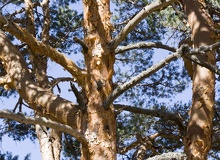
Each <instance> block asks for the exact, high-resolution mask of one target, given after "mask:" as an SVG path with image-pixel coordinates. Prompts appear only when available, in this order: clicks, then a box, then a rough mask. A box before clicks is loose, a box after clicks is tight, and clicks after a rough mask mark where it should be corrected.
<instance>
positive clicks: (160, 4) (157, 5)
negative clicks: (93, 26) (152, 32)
mask: <svg viewBox="0 0 220 160" xmlns="http://www.w3.org/2000/svg"><path fill="white" fill-rule="evenodd" d="M176 1H177V0H163V1H162V0H157V1H155V2H152V3H151V4H150V5H147V6H145V7H144V8H143V9H142V10H141V11H140V12H139V13H138V14H137V15H136V16H135V17H134V18H132V19H131V20H130V21H129V22H128V24H127V25H126V26H125V27H124V28H123V29H122V30H121V31H120V33H119V34H118V35H117V36H116V37H115V38H114V40H113V41H112V43H111V48H112V50H115V48H116V47H117V46H118V45H119V44H120V43H121V42H122V41H123V40H124V39H125V37H126V36H127V35H128V33H130V32H131V31H132V30H133V29H134V27H135V26H136V25H137V24H138V23H139V22H140V21H141V20H142V19H144V18H145V17H146V16H147V15H149V14H151V13H152V12H154V11H157V10H160V9H162V8H164V7H167V6H169V5H170V4H172V3H174V2H176Z"/></svg>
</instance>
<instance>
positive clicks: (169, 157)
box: [147, 152, 186, 160]
mask: <svg viewBox="0 0 220 160" xmlns="http://www.w3.org/2000/svg"><path fill="white" fill-rule="evenodd" d="M164 159H166V160H173V159H176V160H186V155H185V154H183V153H175V152H168V153H163V154H161V155H156V156H154V157H151V158H148V159H147V160H164Z"/></svg>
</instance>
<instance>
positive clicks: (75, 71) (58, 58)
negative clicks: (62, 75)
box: [0, 14, 86, 85]
mask: <svg viewBox="0 0 220 160" xmlns="http://www.w3.org/2000/svg"><path fill="white" fill-rule="evenodd" d="M0 28H2V29H4V30H5V31H7V32H9V33H11V34H12V35H14V36H15V37H16V38H17V39H19V40H21V41H22V42H25V43H26V44H27V45H28V46H29V47H30V49H31V50H32V51H35V52H36V53H39V54H42V55H45V56H47V57H49V58H50V59H51V60H52V61H55V62H56V63H58V64H60V65H61V66H62V67H64V68H65V69H66V70H67V71H68V72H69V73H70V74H72V76H73V77H75V78H76V79H77V82H78V83H79V84H81V85H82V84H83V83H84V79H85V76H86V72H85V71H84V70H82V69H80V68H79V67H78V66H77V65H76V64H75V63H74V62H73V61H72V60H70V59H68V58H67V57H66V56H65V55H64V54H62V53H60V52H59V51H57V50H56V49H54V48H53V47H51V46H49V45H46V44H44V43H43V42H40V41H38V40H37V39H36V38H35V37H34V36H33V35H32V34H30V33H29V32H28V31H27V30H26V29H24V28H22V27H20V26H19V25H17V24H16V23H13V22H10V21H8V20H7V19H6V18H5V17H4V16H3V15H2V14H0Z"/></svg>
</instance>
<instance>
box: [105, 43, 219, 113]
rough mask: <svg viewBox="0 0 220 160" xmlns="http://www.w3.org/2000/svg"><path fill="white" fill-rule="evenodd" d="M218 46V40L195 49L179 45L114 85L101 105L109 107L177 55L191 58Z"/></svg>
mask: <svg viewBox="0 0 220 160" xmlns="http://www.w3.org/2000/svg"><path fill="white" fill-rule="evenodd" d="M219 47H220V42H217V43H214V44H212V45H209V46H201V47H199V48H197V49H194V50H190V49H189V46H188V45H182V46H180V48H179V49H177V51H176V52H175V53H173V54H171V55H168V56H167V57H166V58H165V59H163V60H162V61H160V62H159V63H157V64H155V65H153V66H151V67H150V68H148V69H147V70H145V71H143V72H141V73H140V74H139V75H137V76H135V77H133V78H131V80H130V81H128V82H125V83H124V84H121V85H119V86H118V87H116V88H115V89H114V90H113V92H112V93H111V94H110V95H109V97H107V99H106V101H105V102H104V103H103V107H104V108H105V109H109V106H110V104H112V103H113V101H114V100H115V99H116V98H117V97H119V96H120V95H121V94H123V93H124V92H125V91H127V90H128V89H130V88H131V87H133V86H135V85H136V84H137V83H139V82H141V81H142V80H144V79H145V78H148V77H149V76H151V75H152V74H154V73H155V72H157V71H158V70H160V69H161V68H163V67H164V66H166V65H167V64H168V63H170V62H171V61H173V60H176V59H177V58H179V57H189V58H192V57H194V55H199V54H205V53H206V52H208V51H212V50H215V49H217V48H219ZM198 64H200V65H201V66H203V67H206V68H208V69H210V70H211V71H213V72H214V73H216V74H218V75H220V71H219V70H218V68H217V67H215V66H212V65H210V64H207V63H204V62H201V61H200V62H198Z"/></svg>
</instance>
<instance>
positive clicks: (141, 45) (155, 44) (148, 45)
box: [115, 42, 176, 54]
mask: <svg viewBox="0 0 220 160" xmlns="http://www.w3.org/2000/svg"><path fill="white" fill-rule="evenodd" d="M140 48H161V49H165V50H168V51H171V52H175V51H176V48H174V47H170V46H168V45H164V44H162V43H161V42H138V43H136V44H130V45H127V46H118V47H117V48H116V49H115V54H118V53H122V52H125V51H127V50H131V49H140Z"/></svg>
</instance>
